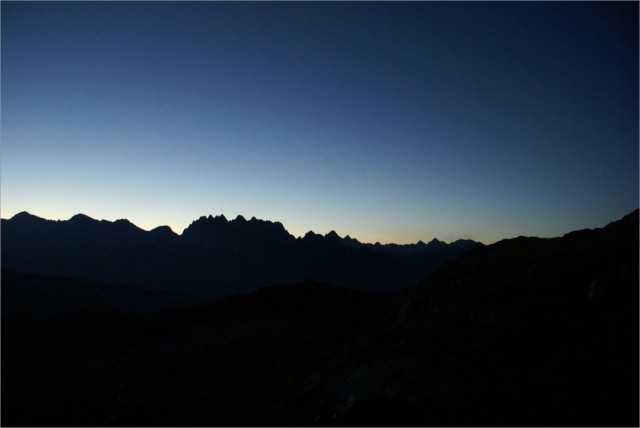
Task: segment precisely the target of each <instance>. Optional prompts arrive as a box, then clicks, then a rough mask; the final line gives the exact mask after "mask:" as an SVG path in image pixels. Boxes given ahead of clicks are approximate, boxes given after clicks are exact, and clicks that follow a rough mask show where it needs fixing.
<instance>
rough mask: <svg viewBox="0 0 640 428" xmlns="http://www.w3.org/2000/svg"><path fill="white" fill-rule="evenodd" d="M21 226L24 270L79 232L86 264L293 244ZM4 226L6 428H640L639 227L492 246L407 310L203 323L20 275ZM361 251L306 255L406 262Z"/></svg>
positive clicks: (269, 310) (175, 309)
mask: <svg viewBox="0 0 640 428" xmlns="http://www.w3.org/2000/svg"><path fill="white" fill-rule="evenodd" d="M14 219H16V218H14ZM14 219H11V220H9V221H7V223H8V222H13V221H14ZM20 222H24V223H26V224H27V226H28V227H27V226H24V225H23V226H22V227H23V229H22V230H24V231H25V233H26V235H25V240H24V241H21V240H17V241H14V242H13V243H12V246H11V247H8V248H12V251H15V249H16V248H18V249H19V248H20V246H19V245H20V243H21V242H27V244H26V245H25V246H23V247H22V249H21V251H22V253H23V254H25V253H26V252H27V251H35V250H36V249H38V248H40V249H39V250H38V251H40V253H34V254H41V255H49V254H51V251H52V248H56V249H60V248H66V247H63V246H61V244H60V243H59V242H60V240H61V239H62V237H66V239H67V240H66V241H65V243H66V244H67V245H69V243H70V242H73V240H72V239H71V238H70V234H69V231H70V230H71V231H78V230H81V232H82V233H84V234H87V236H89V237H90V239H89V238H87V239H86V240H82V241H81V244H82V245H80V244H78V247H76V248H74V251H75V252H74V253H73V255H77V254H80V252H81V251H82V250H84V251H87V252H88V253H89V254H90V255H94V252H95V251H97V250H96V247H98V248H107V249H110V251H115V250H114V249H122V251H124V250H127V251H130V252H132V253H133V252H134V251H135V250H136V248H139V247H142V248H149V246H150V242H151V243H158V242H163V240H166V241H167V242H169V244H170V245H184V246H186V247H187V248H194V250H193V251H194V252H195V253H196V254H209V255H210V254H216V253H215V251H218V250H219V249H221V250H220V251H223V252H224V251H226V252H231V253H232V252H233V248H232V249H231V250H229V249H228V248H229V247H228V245H223V244H225V243H226V244H228V243H235V242H239V243H238V247H237V251H238V252H242V251H244V249H245V248H251V245H253V246H255V247H256V248H258V249H260V250H261V251H264V247H265V246H266V247H267V248H271V247H268V245H272V246H273V248H281V247H282V246H280V247H279V246H278V245H277V244H273V242H274V241H276V242H277V240H278V239H284V240H285V241H284V242H290V238H287V237H286V236H287V234H286V233H282V227H281V225H280V226H279V225H278V224H273V223H271V224H268V225H267V227H265V228H262V227H261V225H262V223H258V222H257V221H256V222H255V224H254V226H253V227H256V228H257V229H258V231H255V232H254V233H251V234H249V233H246V232H244V230H246V229H245V227H246V226H248V224H249V223H251V221H246V220H245V221H243V220H240V222H237V220H236V222H237V223H235V222H228V221H226V220H225V219H224V218H222V217H218V218H205V219H204V220H203V219H200V220H198V221H196V222H195V223H197V226H196V227H195V228H194V229H192V231H191V232H190V233H189V234H191V237H190V238H185V237H184V236H178V235H175V234H172V233H171V232H170V230H167V228H160V229H157V230H156V229H154V231H155V232H154V231H151V232H144V231H141V230H140V229H138V228H136V227H135V226H134V225H132V224H131V223H129V222H126V221H116V222H113V223H112V222H98V221H95V220H92V219H89V218H87V217H85V216H76V217H74V218H73V219H72V220H69V221H66V222H48V221H44V220H42V219H37V218H36V219H35V220H34V219H33V218H32V216H29V215H20V216H18V217H17V222H16V223H14V225H15V224H19V223H20ZM229 223H233V224H232V225H231V226H229ZM265 223H266V222H265ZM5 224H6V223H5V222H4V221H3V230H2V231H3V248H2V249H3V270H2V424H3V425H7V426H638V422H639V417H638V415H639V413H638V402H639V400H640V393H639V389H638V379H639V368H638V357H639V347H638V339H639V334H640V328H639V326H638V299H639V297H640V296H639V293H638V290H639V287H638V281H639V274H640V269H639V260H640V248H639V245H638V244H639V212H638V210H635V211H634V212H632V213H630V214H629V215H627V216H625V217H624V218H622V219H620V220H618V221H614V222H612V223H609V224H608V225H606V226H605V227H602V228H597V229H585V230H579V231H574V232H570V233H567V234H565V235H564V236H562V237H557V238H546V239H545V238H536V237H524V236H519V237H517V238H513V239H505V240H502V241H499V242H497V243H495V244H491V245H486V246H477V247H476V248H473V249H470V250H468V251H466V252H465V253H464V254H462V255H461V256H459V257H458V258H456V259H455V260H450V261H449V262H447V263H444V264H443V265H442V266H441V267H440V268H438V269H437V270H436V271H435V272H433V273H432V274H431V275H429V276H428V277H427V278H426V279H424V280H422V281H420V283H419V284H418V285H416V286H414V287H411V288H408V289H406V290H404V291H400V292H393V293H369V292H366V291H361V290H356V289H354V288H347V287H336V286H334V285H331V284H327V283H321V282H318V281H302V282H297V283H288V284H276V285H272V286H266V287H262V288H260V289H259V290H257V291H253V292H245V293H234V294H233V295H228V296H226V297H223V298H220V299H215V300H212V301H209V302H206V303H203V300H202V299H197V298H196V301H197V302H196V301H194V300H193V298H191V302H194V303H190V300H189V299H190V298H189V297H188V296H184V295H182V294H178V293H175V292H174V293H166V292H157V291H156V292H152V291H148V290H147V291H145V290H140V289H136V288H134V287H127V286H112V285H106V284H105V285H101V284H96V283H93V282H89V281H87V280H82V279H61V278H54V277H46V276H40V275H35V274H27V273H17V272H12V271H7V270H5V268H6V266H5V265H4V257H6V256H7V254H6V252H7V250H6V249H5V248H6V247H5V242H4V239H5ZM45 229H50V230H49V231H47V230H45ZM58 229H63V230H62V231H58V232H53V231H57V230H58ZM16 230H19V228H17V227H16V228H13V230H12V232H11V233H14V234H15V233H17V232H16ZM52 230H53V231H52ZM28 231H31V232H28ZM241 231H242V232H241ZM152 232H154V233H155V234H157V235H159V236H154V233H152ZM28 233H31V236H29V235H28ZM78 233H80V232H78ZM183 235H184V234H183ZM219 235H223V236H224V237H225V238H224V240H223V239H220V240H218V239H213V237H214V236H219ZM42 236H48V237H49V239H50V240H51V241H52V242H54V243H55V245H56V246H54V247H51V246H47V245H44V244H42V242H44V241H43V240H42ZM131 236H136V240H135V241H134V240H131V238H130V237H131ZM36 238H38V239H39V240H37V242H39V243H41V247H35V246H34V244H33V243H31V242H29V239H31V240H34V239H36ZM183 238H184V239H186V241H182V239H183ZM287 240H289V241H287ZM344 240H345V239H342V238H339V237H336V236H334V234H329V236H320V235H315V234H311V235H309V236H308V237H306V238H301V239H295V238H294V240H293V242H297V243H300V245H302V243H303V242H304V241H308V242H310V243H309V244H308V245H309V246H310V247H311V248H313V249H314V251H316V252H317V254H327V250H326V249H327V248H329V249H330V250H331V251H332V252H329V254H331V257H339V255H340V254H351V253H349V252H345V253H337V252H333V251H335V248H342V249H343V250H340V251H346V250H349V251H357V252H364V253H366V254H367V255H374V256H383V257H384V258H385V259H388V258H391V260H395V261H397V260H403V259H396V258H395V257H396V256H395V255H394V254H393V253H392V252H389V251H375V250H373V249H371V248H366V247H367V245H365V248H359V247H360V246H359V245H358V244H357V243H355V245H356V248H353V246H351V247H350V246H349V244H348V241H347V243H346V244H345V243H344ZM87 241H88V242H87ZM97 243H102V244H101V245H103V247H99V245H98V244H97ZM106 243H112V244H111V245H112V246H111V247H109V246H108V245H107V244H106ZM113 243H117V245H116V244H113ZM126 243H128V245H129V246H126V245H125V244H126ZM134 244H135V245H134ZM435 244H437V245H438V246H440V247H442V246H443V245H444V244H442V243H438V242H436V243H435ZM48 245H51V244H48ZM136 245H137V246H139V247H136ZM416 245H419V246H420V247H423V246H429V245H430V244H416ZM167 248H169V245H167V246H160V245H158V248H156V250H157V251H159V252H160V251H166V250H167ZM345 249H346V250H345ZM241 250H242V251H241ZM402 250H403V251H404V250H407V248H404V247H403V248H402ZM65 251H66V250H65ZM104 254H109V253H108V251H105V253H104ZM255 254H260V251H257V250H256V252H255ZM336 254H338V255H336ZM116 255H117V254H116ZM170 255H173V253H170ZM190 255H191V254H190V253H188V254H185V255H184V257H187V256H190ZM354 257H355V256H354ZM59 260H64V259H62V258H60V259H59ZM82 260H87V259H82ZM204 260H206V258H204ZM231 260H234V259H233V258H231ZM330 260H331V259H330ZM120 263H121V265H123V264H124V262H122V261H120ZM198 263H200V261H196V262H194V265H196V266H198ZM397 263H400V262H397ZM196 303H197V304H196ZM190 304H195V306H191V307H189V305H190Z"/></svg>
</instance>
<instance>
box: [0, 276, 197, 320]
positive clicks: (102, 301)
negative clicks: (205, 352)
mask: <svg viewBox="0 0 640 428" xmlns="http://www.w3.org/2000/svg"><path fill="white" fill-rule="evenodd" d="M205 302H206V300H205V299H203V298H198V297H195V296H189V295H186V294H180V293H170V292H160V291H148V290H142V289H138V288H135V287H130V286H126V285H113V284H99V283H93V282H88V281H84V280H79V279H69V278H51V277H44V276H40V275H30V274H24V273H18V272H13V271H9V270H6V269H2V313H3V314H5V315H6V314H20V313H31V314H43V315H44V314H53V313H73V312H94V313H97V312H126V313H144V312H154V311H166V310H171V309H178V308H184V307H189V306H195V305H198V304H203V303H205Z"/></svg>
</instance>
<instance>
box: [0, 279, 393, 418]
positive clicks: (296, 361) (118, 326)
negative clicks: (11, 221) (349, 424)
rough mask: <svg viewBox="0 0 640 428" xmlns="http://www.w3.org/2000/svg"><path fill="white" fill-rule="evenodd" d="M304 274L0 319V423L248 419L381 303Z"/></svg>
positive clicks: (380, 298) (268, 407) (279, 398)
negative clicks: (177, 304) (251, 287)
mask: <svg viewBox="0 0 640 428" xmlns="http://www.w3.org/2000/svg"><path fill="white" fill-rule="evenodd" d="M388 303H389V296H386V295H383V294H367V293H362V292H358V291H354V290H349V289H345V288H337V287H331V286H328V285H323V284H319V283H314V282H306V283H300V284H293V285H285V286H274V287H268V288H266V289H261V290H259V291H257V292H255V293H252V294H246V295H236V296H230V297H227V298H225V299H222V300H220V301H217V302H214V303H212V304H210V305H207V306H203V307H198V308H191V309H188V310H187V309H185V310H180V311H174V312H171V313H158V314H148V315H135V316H134V315H125V314H95V315H92V314H76V315H73V316H70V315H58V316H52V317H47V318H42V317H29V316H25V315H22V316H6V315H3V320H2V349H3V354H2V369H3V373H2V374H3V376H2V392H3V394H2V424H3V425H11V426H15V425H17V426H218V425H222V426H224V425H227V426H228V425H239V426H245V425H250V424H252V423H253V421H256V420H259V419H260V418H261V415H263V414H267V413H268V412H270V411H272V409H274V408H275V407H276V406H281V405H282V403H286V402H287V401H288V400H290V399H291V395H290V394H291V392H292V391H295V390H296V389H297V388H298V387H299V385H301V384H302V383H303V382H304V381H305V379H307V377H308V376H309V375H311V374H312V373H313V371H314V370H315V369H316V367H321V366H322V365H323V364H324V363H325V362H326V361H330V360H332V359H335V358H336V356H337V355H339V354H340V353H342V352H343V351H342V350H343V349H344V348H345V347H346V346H349V344H350V342H351V341H352V340H353V339H354V338H355V337H358V336H360V335H362V334H363V333H364V332H366V331H367V330H368V328H369V326H370V324H371V323H372V322H374V321H375V320H376V319H378V318H379V317H381V315H382V314H383V313H384V311H385V310H386V309H387V308H388Z"/></svg>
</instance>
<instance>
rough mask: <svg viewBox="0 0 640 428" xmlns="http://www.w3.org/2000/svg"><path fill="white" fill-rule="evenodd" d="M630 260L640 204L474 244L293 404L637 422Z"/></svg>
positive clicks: (353, 421) (432, 421)
mask: <svg viewBox="0 0 640 428" xmlns="http://www.w3.org/2000/svg"><path fill="white" fill-rule="evenodd" d="M638 260H639V251H638V211H637V210H636V211H635V212H634V213H632V214H630V215H628V216H626V217H624V218H623V219H622V220H620V221H617V222H613V223H611V224H609V225H607V226H606V227H604V228H602V229H595V230H583V231H577V232H573V233H569V234H567V235H565V236H564V237H562V238H556V239H539V238H525V237H519V238H515V239H509V240H504V241H500V242H498V243H496V244H494V245H490V246H487V247H484V248H479V249H476V250H472V251H470V252H468V253H466V254H465V255H464V256H462V257H461V258H460V259H458V260H456V261H454V262H450V263H447V264H446V265H445V266H443V267H442V268H441V269H439V270H438V271H437V272H435V273H434V274H433V275H432V276H431V277H430V278H429V279H427V280H426V281H425V282H424V283H423V284H422V285H420V286H419V287H417V288H416V289H414V290H411V291H409V292H408V293H406V294H405V295H404V296H403V297H402V298H400V299H399V300H398V301H397V302H396V305H395V307H396V309H395V310H392V311H391V312H390V313H389V315H388V317H387V318H386V320H385V321H384V323H382V325H380V326H379V328H378V329H376V330H375V331H373V332H372V333H371V334H370V335H369V336H368V337H366V338H362V341H361V343H360V345H359V346H358V347H357V348H356V349H355V350H354V351H353V353H352V354H350V355H344V356H343V358H344V359H345V360H344V361H345V362H346V361H351V362H352V364H353V365H354V366H353V368H351V369H349V370H345V371H342V372H340V375H339V376H336V375H335V374H333V375H331V376H328V377H326V378H325V379H324V380H323V381H320V382H318V387H317V389H316V390H315V391H314V392H313V393H308V394H307V396H306V397H300V398H299V399H298V401H296V402H295V403H294V404H293V407H295V408H298V409H307V411H309V412H310V411H312V409H323V410H322V412H319V413H318V415H316V416H315V417H319V419H318V420H317V423H318V424H321V425H323V424H332V425H333V424H336V425H343V426H345V425H375V426H379V425H396V426H397V425H413V426H415V425H418V426H429V425H436V426H442V425H453V426H465V425H474V426H478V425H480V426H483V425H490V426H492V425H507V426H519V425H533V426H565V425H568V426H637V425H638V423H639V421H638V410H639V407H638V398H639V397H638V387H639V381H638V379H639V373H638V341H639V331H638ZM345 362H343V363H342V364H343V365H345ZM318 403H322V404H321V405H319V404H318ZM300 413H301V414H304V413H305V411H301V412H300ZM279 417H286V416H285V415H279ZM291 422H292V423H295V422H297V423H301V424H305V423H309V422H310V419H307V420H306V421H304V420H303V419H300V420H298V421H294V420H292V421H291Z"/></svg>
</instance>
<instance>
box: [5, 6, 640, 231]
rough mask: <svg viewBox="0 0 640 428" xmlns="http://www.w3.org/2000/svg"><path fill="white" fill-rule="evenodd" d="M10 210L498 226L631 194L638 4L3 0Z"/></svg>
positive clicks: (629, 205) (581, 213)
mask: <svg viewBox="0 0 640 428" xmlns="http://www.w3.org/2000/svg"><path fill="white" fill-rule="evenodd" d="M1 14H2V28H1V37H2V40H1V48H2V50H1V60H2V63H1V65H2V69H1V90H2V92H1V107H2V112H1V137H2V141H1V145H0V168H1V169H0V179H1V181H0V190H1V194H0V213H1V214H2V218H10V217H12V216H13V215H14V214H16V213H18V212H21V211H28V212H30V213H32V214H35V215H38V216H40V217H44V218H49V219H68V218H70V217H71V216H73V215H74V214H77V213H84V214H86V215H89V216H91V217H93V218H97V219H107V220H116V219H119V218H127V219H129V220H130V221H132V222H133V223H134V224H136V225H138V226H139V227H142V228H143V229H146V230H150V229H152V228H154V227H156V226H159V225H169V226H170V227H171V228H172V229H173V230H174V231H176V232H177V233H181V232H182V230H183V229H184V228H186V227H187V226H188V225H189V224H190V223H191V222H192V221H194V220H195V219H197V218H198V217H200V216H202V215H209V214H213V215H214V216H215V215H217V214H224V215H225V216H226V217H227V218H229V219H231V218H235V217H236V216H237V215H243V216H244V217H246V218H251V217H253V216H255V217H257V218H261V219H266V220H272V221H280V222H282V223H283V225H284V227H285V228H286V229H287V230H288V231H289V232H290V233H292V234H293V235H295V236H300V235H304V234H305V233H306V232H307V231H309V230H313V231H315V232H316V233H323V234H324V233H327V232H329V231H330V230H335V231H336V232H337V233H338V234H340V235H341V236H345V235H350V236H351V237H355V238H357V239H359V240H361V241H363V242H376V241H379V242H382V243H386V242H397V243H410V242H417V241H418V240H423V241H425V242H427V241H429V240H431V239H432V238H434V237H437V238H438V239H441V240H444V241H447V242H450V241H453V240H456V239H461V238H465V239H475V240H479V241H482V242H484V243H492V242H495V241H497V240H500V239H503V238H511V237H515V236H519V235H527V236H541V237H551V236H561V235H562V234H564V233H567V232H569V231H572V230H576V229H582V228H593V227H602V226H604V225H605V224H607V223H608V222H610V221H613V220H617V219H619V218H620V217H622V216H623V215H625V214H628V213H629V212H631V211H632V210H634V209H635V208H637V207H638V195H639V188H638V182H639V180H638V164H639V153H638V114H639V111H638V94H639V87H638V3H637V2H624V3H620V2H598V3H594V2H587V3H582V2H562V3H556V2H533V3H530V2H513V3H510V2H489V3H473V2H472V3H462V2H444V3H434V2H406V3H393V2H383V3H380V2H372V3H369V2H349V3H347V2H345V3H341V2H337V3H333V2H332V3H322V2H319V3H307V2H299V3H297V2H282V3H272V2H257V3H253V2H228V3H227V2H224V3H218V2H189V3H180V2H133V3H129V2H89V3H84V2H4V1H3V2H2V4H1Z"/></svg>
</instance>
